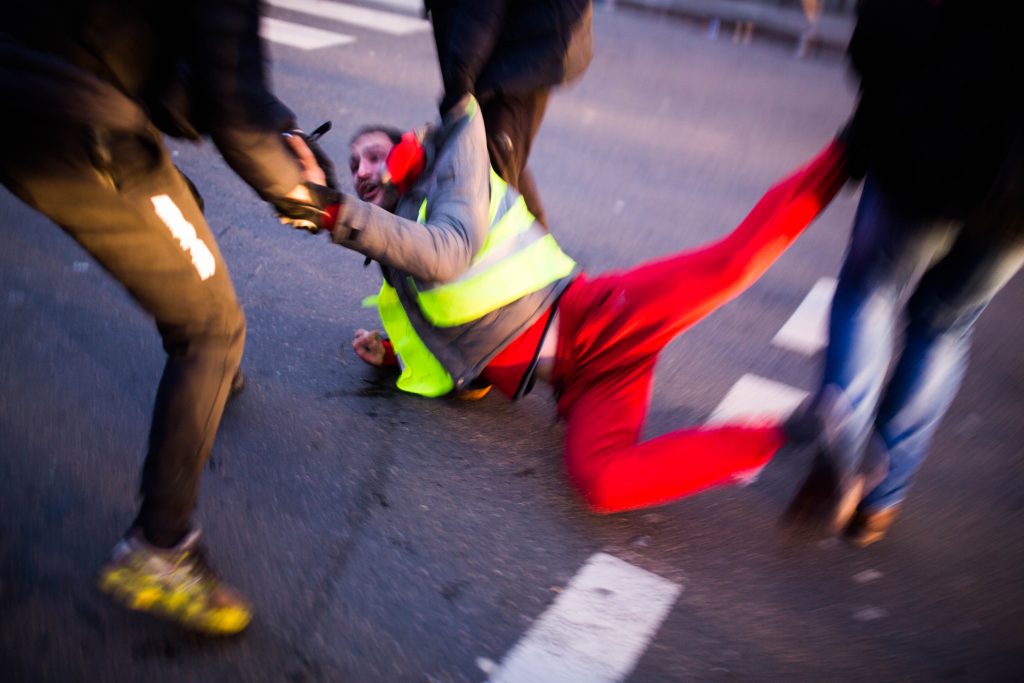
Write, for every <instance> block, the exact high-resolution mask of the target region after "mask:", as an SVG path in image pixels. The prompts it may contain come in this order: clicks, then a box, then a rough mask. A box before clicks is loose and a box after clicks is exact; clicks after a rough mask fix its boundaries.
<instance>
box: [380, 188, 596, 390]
mask: <svg viewBox="0 0 1024 683" xmlns="http://www.w3.org/2000/svg"><path fill="white" fill-rule="evenodd" d="M426 214H427V200H426V199H424V200H423V203H422V204H420V209H419V215H418V216H417V219H416V220H417V221H418V222H420V223H423V222H425V221H426ZM488 218H489V219H490V226H491V227H490V230H489V231H488V233H487V239H486V240H485V242H484V246H483V247H482V248H481V249H480V252H479V253H478V254H477V255H476V257H475V258H474V259H473V262H472V264H471V265H470V268H469V270H467V271H466V273H464V274H463V275H462V276H460V277H459V278H457V279H455V280H452V281H451V282H447V283H444V284H442V285H439V286H436V287H433V288H421V289H419V290H418V292H417V294H418V299H417V301H418V303H419V305H420V310H421V311H422V313H423V315H424V317H425V318H426V319H427V320H428V321H429V322H430V323H431V324H433V325H436V326H438V327H451V326H454V325H462V324H465V323H468V322H471V321H473V320H476V319H478V318H481V317H483V316H484V315H486V314H488V313H490V312H491V311H494V310H497V309H499V308H501V307H502V306H505V305H507V304H510V303H512V302H513V301H515V300H517V299H520V298H522V297H524V296H526V295H527V294H532V293H533V292H536V291H538V290H540V289H543V288H544V287H546V286H547V285H549V284H551V283H552V282H554V281H555V280H558V279H559V278H562V277H565V276H566V275H568V274H569V273H571V272H572V270H573V268H575V266H576V264H575V262H574V261H573V260H572V259H570V258H569V257H568V256H566V255H565V254H564V253H563V252H562V250H561V249H560V248H559V247H558V243H557V242H555V239H554V238H553V237H552V236H551V235H548V234H546V233H545V232H544V230H543V229H541V228H540V226H538V225H536V221H535V220H534V217H533V215H532V214H531V213H530V212H529V211H528V210H527V209H526V202H525V201H524V200H523V198H522V197H519V196H518V195H515V194H512V195H509V193H508V186H507V185H506V184H505V181H503V180H502V179H501V178H500V177H499V176H498V174H496V173H495V172H494V170H493V169H492V170H491V201H490V207H489V215H488ZM410 280H411V278H410ZM413 284H415V283H413ZM414 290H415V287H414ZM372 302H373V298H372V297H368V298H367V299H366V301H364V305H367V304H370V305H372ZM376 305H377V309H378V312H379V313H380V319H381V322H382V323H383V325H384V330H385V331H386V332H387V335H388V338H389V339H390V340H391V344H392V346H393V347H394V349H395V355H397V356H398V358H399V362H400V363H401V366H402V374H401V376H400V377H399V378H398V388H399V389H401V390H402V391H407V392H409V393H412V394H419V395H420V396H428V397H435V396H442V395H444V394H447V393H448V392H449V391H451V390H452V388H453V387H454V386H455V383H454V381H453V380H452V376H451V375H450V374H448V371H447V370H445V369H444V366H442V365H441V362H440V361H438V360H437V358H436V357H435V356H434V354H433V353H431V352H430V349H428V348H427V346H426V344H424V343H423V340H421V339H420V337H419V335H418V334H416V330H415V329H414V328H413V325H412V322H411V321H410V320H409V316H408V314H406V312H405V309H404V308H402V302H401V301H400V300H399V298H398V292H396V291H395V289H394V287H392V286H391V285H389V284H388V283H387V282H384V283H383V284H382V285H381V288H380V293H379V294H378V295H377V297H376Z"/></svg>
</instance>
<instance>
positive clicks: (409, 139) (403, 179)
mask: <svg viewBox="0 0 1024 683" xmlns="http://www.w3.org/2000/svg"><path fill="white" fill-rule="evenodd" d="M384 165H385V167H386V170H385V172H384V173H383V174H381V176H382V177H381V180H383V181H384V182H385V183H390V184H391V185H392V186H393V187H394V188H395V189H396V190H398V193H399V194H404V193H405V192H408V190H409V188H410V187H412V186H413V184H414V183H415V182H416V180H417V179H419V177H420V174H421V173H423V167H424V166H425V165H426V158H425V156H424V153H423V142H422V139H421V138H420V136H419V134H417V132H416V131H409V132H408V133H406V134H404V135H403V136H402V139H401V140H400V141H399V142H398V144H397V145H395V146H394V147H392V148H391V152H390V153H389V154H388V158H387V161H386V162H385V163H384Z"/></svg>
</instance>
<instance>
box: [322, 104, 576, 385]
mask: <svg viewBox="0 0 1024 683" xmlns="http://www.w3.org/2000/svg"><path fill="white" fill-rule="evenodd" d="M469 102H470V98H469V97H468V96H467V97H466V98H465V99H464V100H463V101H462V103H460V105H457V106H455V107H453V108H452V109H451V110H450V112H454V113H449V114H448V115H447V116H446V117H445V118H444V119H442V120H441V122H440V124H439V125H436V126H434V127H432V128H431V129H429V131H428V133H427V137H426V139H425V140H424V147H425V148H426V153H427V157H426V159H427V162H426V163H427V165H426V168H425V170H424V172H423V174H422V175H421V176H420V179H419V180H418V182H417V183H416V184H415V185H414V186H413V187H412V188H411V189H410V190H409V191H408V192H407V193H406V194H405V195H404V196H403V197H402V198H401V199H400V201H399V203H398V206H397V207H396V209H395V213H390V212H388V211H385V210H383V209H381V208H379V207H377V206H374V205H372V204H367V203H366V202H363V201H360V200H359V199H357V198H355V197H352V196H349V195H345V201H344V205H343V209H342V212H341V215H340V216H339V221H340V222H341V223H342V224H343V225H345V226H347V227H348V228H350V229H351V230H352V232H351V234H350V236H349V238H348V239H347V240H345V241H344V242H343V243H342V244H343V245H344V246H346V247H349V248H350V249H354V250H355V251H358V252H359V253H361V254H364V255H366V256H368V257H370V258H372V259H374V260H376V261H378V262H379V263H380V264H381V268H382V270H383V271H384V277H385V278H386V279H387V280H388V281H389V282H390V283H391V284H392V285H393V286H394V287H395V290H396V291H397V292H398V297H399V300H400V301H401V302H402V306H403V308H404V309H405V311H406V313H407V314H408V316H409V319H410V321H411V322H412V324H413V327H414V328H415V330H416V333H417V334H418V335H419V336H420V339H422V340H423V343H424V344H426V346H427V348H429V349H430V351H431V352H432V353H433V354H434V356H436V357H437V359H438V360H439V361H440V362H441V364H442V365H443V366H444V368H445V370H447V371H448V373H449V374H450V375H451V376H452V380H453V381H454V382H455V389H456V390H458V389H460V388H463V387H465V386H466V384H468V383H469V382H470V381H472V380H473V379H474V378H475V377H477V376H478V375H479V374H480V373H481V372H482V371H483V369H484V368H485V367H486V366H487V363H489V362H490V361H491V359H493V358H494V357H495V356H496V355H497V354H498V353H499V352H500V351H501V350H502V349H504V348H505V347H506V346H508V344H509V343H511V342H512V341H513V340H514V339H516V337H518V336H519V335H520V334H522V333H523V332H524V331H525V330H526V329H528V328H529V327H530V325H532V324H533V323H534V322H535V321H536V320H537V319H538V318H539V317H540V316H541V315H542V314H543V313H544V312H545V311H546V310H547V309H548V308H550V307H551V306H552V304H554V302H555V301H556V300H557V299H558V297H559V295H561V293H562V291H563V290H564V289H565V288H566V287H567V286H568V284H569V282H571V281H572V279H573V278H574V277H575V275H576V273H575V272H574V273H572V274H570V275H569V276H567V277H565V278H562V279H561V280H557V281H555V282H554V283H552V284H551V285H548V286H547V287H545V288H544V289H542V290H540V291H537V292H534V293H533V294H529V295H527V296H525V297H523V298H521V299H518V300H517V301H514V302H512V303H511V304H509V305H507V306H504V307H503V308H500V309H498V310H496V311H493V312H491V313H489V314H487V315H485V316H484V317H483V318H480V319H479V320H475V321H473V322H471V323H467V324H465V325H460V326H458V327H446V328H440V327H435V326H433V325H431V324H430V323H429V322H427V320H426V319H425V318H424V317H423V315H422V314H421V313H420V309H419V306H418V305H417V304H416V300H415V292H414V291H413V289H412V287H411V286H410V278H411V280H412V281H413V282H420V283H442V282H447V281H449V280H452V279H454V278H456V277H458V276H459V275H461V274H462V273H463V272H465V271H466V270H467V269H468V268H469V266H470V263H471V262H472V260H473V257H474V256H475V255H476V253H477V252H478V251H479V250H480V248H481V247H482V246H483V243H484V240H485V239H486V238H487V231H488V227H489V226H488V221H487V218H488V216H487V213H488V205H489V202H490V177H489V173H490V171H489V166H488V160H487V143H486V140H485V137H484V124H483V119H482V117H481V116H480V113H479V109H478V107H476V106H475V103H473V105H472V106H470V109H471V110H472V111H473V112H474V113H472V114H466V113H463V112H465V111H466V106H465V105H466V104H468V103H469ZM513 191H514V190H512V189H511V188H509V192H510V193H511V192H513ZM424 198H426V200H427V210H426V220H425V222H424V223H423V224H420V223H417V222H416V217H417V214H418V213H419V209H420V205H421V204H422V203H423V199H424Z"/></svg>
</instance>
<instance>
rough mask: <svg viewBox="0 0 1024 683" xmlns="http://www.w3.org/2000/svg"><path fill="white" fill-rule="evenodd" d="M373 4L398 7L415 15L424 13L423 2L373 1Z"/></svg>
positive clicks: (408, 0)
mask: <svg viewBox="0 0 1024 683" xmlns="http://www.w3.org/2000/svg"><path fill="white" fill-rule="evenodd" d="M371 2H372V3H373V4H374V5H385V6H387V7H396V8H398V9H401V10H405V11H407V12H412V13H413V14H419V13H421V12H422V11H423V0H371Z"/></svg>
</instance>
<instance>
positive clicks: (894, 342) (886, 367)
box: [822, 176, 1024, 512]
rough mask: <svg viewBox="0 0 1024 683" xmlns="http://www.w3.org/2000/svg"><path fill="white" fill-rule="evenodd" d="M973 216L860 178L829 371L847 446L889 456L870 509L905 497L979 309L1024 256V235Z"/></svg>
mask: <svg viewBox="0 0 1024 683" xmlns="http://www.w3.org/2000/svg"><path fill="white" fill-rule="evenodd" d="M976 227H978V226H970V225H965V224H964V223H962V222H956V221H922V220H915V219H913V218H909V217H907V216H906V215H903V214H901V213H900V212H899V211H897V210H896V209H895V208H894V207H893V206H892V205H891V204H890V203H889V202H887V200H886V197H885V196H884V194H883V193H882V191H881V189H880V188H879V187H878V185H877V184H876V183H875V182H874V181H873V180H872V179H871V178H870V176H869V177H868V179H867V180H866V181H865V183H864V190H863V195H862V197H861V200H860V205H859V206H858V208H857V215H856V218H855V221H854V226H853V235H852V237H851V239H850V246H849V251H848V252H847V255H846V260H845V262H844V263H843V267H842V270H841V271H840V274H839V283H838V285H837V287H836V293H835V298H834V299H833V301H832V313H831V320H830V323H829V335H830V341H829V346H828V350H827V352H826V359H825V373H824V378H823V381H822V386H823V387H826V386H829V385H832V386H834V387H837V388H838V389H839V390H840V391H841V392H842V394H843V396H845V398H846V399H847V402H848V404H849V406H850V407H851V409H852V415H851V417H850V419H849V420H848V421H847V422H846V423H845V424H844V427H843V429H842V433H841V434H840V438H841V439H842V440H843V444H844V446H845V447H847V448H851V449H853V452H854V453H859V454H860V455H861V456H863V454H864V452H865V450H866V449H867V448H869V447H870V448H877V449H879V450H880V451H881V453H880V455H884V456H887V458H888V473H887V474H886V476H885V478H884V480H883V481H882V483H881V484H879V485H878V486H876V487H875V488H874V489H873V490H872V491H870V492H869V493H868V495H867V497H866V498H865V499H864V500H863V501H862V502H861V509H862V510H866V511H872V512H873V511H878V510H882V509H885V508H887V507H890V506H892V505H896V504H898V503H900V502H902V501H903V499H904V498H905V497H906V494H907V489H908V488H909V486H910V484H911V483H912V480H913V478H914V474H915V473H916V472H917V470H918V468H919V467H920V466H921V463H922V462H923V461H924V458H925V455H926V453H927V450H928V445H929V443H930V442H931V439H932V436H933V435H934V433H935V429H936V427H937V426H938V424H939V421H940V420H941V419H942V416H943V415H944V414H945V412H946V410H947V409H948V408H949V405H950V403H951V402H952V400H953V397H954V396H956V392H957V390H958V389H959V387H960V382H961V380H962V379H963V375H964V370H965V368H966V365H967V355H968V350H969V348H970V343H971V331H972V329H973V327H974V323H975V321H976V320H977V319H978V316H979V315H980V314H981V312H982V311H983V310H984V309H985V306H987V305H988V303H989V301H990V300H991V299H992V297H993V296H994V295H995V294H996V292H998V291H999V290H1000V289H1001V288H1002V287H1003V286H1004V285H1005V284H1006V283H1007V282H1008V281H1009V280H1010V278H1011V277H1012V276H1013V275H1014V273H1016V272H1017V271H1018V270H1019V269H1020V267H1021V264H1022V262H1024V241H1022V240H1020V239H1011V238H1010V237H1006V238H1002V239H994V238H991V237H989V238H987V239H985V238H982V237H980V236H979V235H982V234H985V233H986V230H985V229H984V227H983V226H982V229H975V228H976ZM992 232H998V231H992ZM912 287H913V290H912V291H911V288H912ZM908 295H909V298H908ZM904 302H905V303H904ZM904 324H905V326H906V328H905V333H904V334H902V335H901V334H900V333H901V331H902V330H901V327H902V326H903V325H904ZM890 368H892V372H891V374H890ZM887 378H888V380H887Z"/></svg>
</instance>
